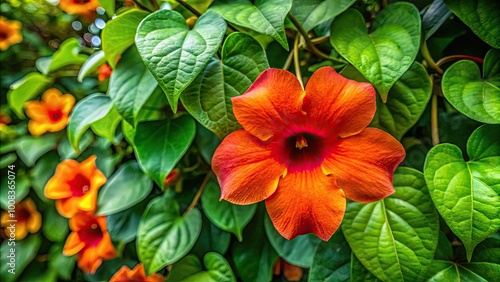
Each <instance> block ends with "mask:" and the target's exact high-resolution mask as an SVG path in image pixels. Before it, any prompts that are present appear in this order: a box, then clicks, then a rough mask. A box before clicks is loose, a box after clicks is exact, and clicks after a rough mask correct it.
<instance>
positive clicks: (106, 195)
mask: <svg viewBox="0 0 500 282" xmlns="http://www.w3.org/2000/svg"><path fill="white" fill-rule="evenodd" d="M152 188H153V183H152V182H151V179H150V178H149V177H148V176H147V175H146V174H144V172H143V171H142V170H141V168H140V167H139V164H137V162H135V161H129V162H127V163H125V164H124V165H122V166H121V167H120V168H119V169H118V170H117V171H116V172H115V173H114V174H113V175H112V176H111V178H110V179H109V180H108V181H107V182H106V184H105V185H104V186H103V187H102V188H101V189H100V190H99V197H98V200H97V211H96V214H99V215H109V214H113V213H117V212H120V211H123V210H125V209H127V208H129V207H131V206H133V205H135V204H137V203H138V202H140V201H142V200H143V199H144V198H146V196H147V195H148V194H149V192H151V189H152Z"/></svg>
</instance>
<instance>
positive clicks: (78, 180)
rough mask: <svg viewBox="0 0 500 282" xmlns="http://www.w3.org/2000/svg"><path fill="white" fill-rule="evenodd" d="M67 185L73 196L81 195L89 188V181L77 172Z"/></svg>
mask: <svg viewBox="0 0 500 282" xmlns="http://www.w3.org/2000/svg"><path fill="white" fill-rule="evenodd" d="M68 185H69V187H70V189H71V192H73V196H75V197H81V196H83V195H85V194H86V193H87V192H88V191H89V189H90V181H89V179H88V178H87V177H85V176H83V175H81V174H77V175H75V177H74V178H73V179H71V180H70V181H68Z"/></svg>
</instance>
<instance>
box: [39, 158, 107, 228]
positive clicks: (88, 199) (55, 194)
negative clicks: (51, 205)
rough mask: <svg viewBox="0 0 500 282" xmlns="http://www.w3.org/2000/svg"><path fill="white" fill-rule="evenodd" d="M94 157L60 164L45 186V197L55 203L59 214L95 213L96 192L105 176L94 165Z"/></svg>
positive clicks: (71, 215) (104, 180)
mask: <svg viewBox="0 0 500 282" xmlns="http://www.w3.org/2000/svg"><path fill="white" fill-rule="evenodd" d="M95 160H96V156H91V157H89V158H88V159H86V160H85V161H83V162H82V163H78V162H77V161H75V160H65V161H63V162H61V163H60V164H59V165H58V166H57V168H56V173H55V174H54V176H52V178H51V179H49V181H48V182H47V185H46V186H45V197H47V198H49V199H54V200H57V201H56V208H57V211H58V212H59V214H61V215H62V216H64V217H68V218H70V217H73V216H74V215H75V214H76V213H77V212H78V211H88V212H92V211H95V208H96V201H97V192H98V190H99V188H101V186H102V185H103V184H104V183H106V176H104V174H103V173H102V172H101V171H100V170H99V169H97V167H96V165H95Z"/></svg>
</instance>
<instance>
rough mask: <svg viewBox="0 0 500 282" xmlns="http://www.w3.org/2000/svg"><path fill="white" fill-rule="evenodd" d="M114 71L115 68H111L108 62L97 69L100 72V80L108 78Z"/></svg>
mask: <svg viewBox="0 0 500 282" xmlns="http://www.w3.org/2000/svg"><path fill="white" fill-rule="evenodd" d="M112 72H113V70H112V69H111V67H110V66H109V65H108V64H106V63H104V64H102V65H101V66H100V67H99V69H98V70H97V73H98V74H99V75H98V76H97V79H98V80H99V81H104V80H105V79H106V78H108V77H110V76H111V73H112Z"/></svg>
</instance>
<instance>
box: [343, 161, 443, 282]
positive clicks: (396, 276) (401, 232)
mask: <svg viewBox="0 0 500 282" xmlns="http://www.w3.org/2000/svg"><path fill="white" fill-rule="evenodd" d="M393 184H394V188H395V190H396V192H395V193H394V194H392V195H391V196H389V197H388V198H385V199H384V200H381V201H378V202H375V203H370V204H366V205H364V204H360V203H357V202H350V203H348V204H347V210H346V213H345V216H344V221H343V222H342V232H343V233H344V235H345V238H346V239H347V242H348V243H349V246H350V247H351V249H352V251H353V253H354V254H355V255H356V257H357V258H358V259H359V260H360V261H361V263H362V264H363V265H364V266H365V267H366V268H367V269H368V270H369V271H370V272H371V273H373V274H374V275H375V276H377V277H378V278H379V279H381V280H383V281H416V280H418V279H419V278H421V277H422V275H423V273H424V270H425V268H426V267H427V266H428V265H429V264H430V263H431V261H432V259H433V257H434V252H435V250H436V246H437V242H438V232H439V218H438V214H437V212H436V210H435V208H434V206H433V204H432V201H431V199H430V196H429V194H428V192H427V187H426V186H425V180H424V176H423V174H422V173H421V172H419V171H417V170H415V169H412V168H406V167H401V168H398V170H396V173H394V178H393Z"/></svg>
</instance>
